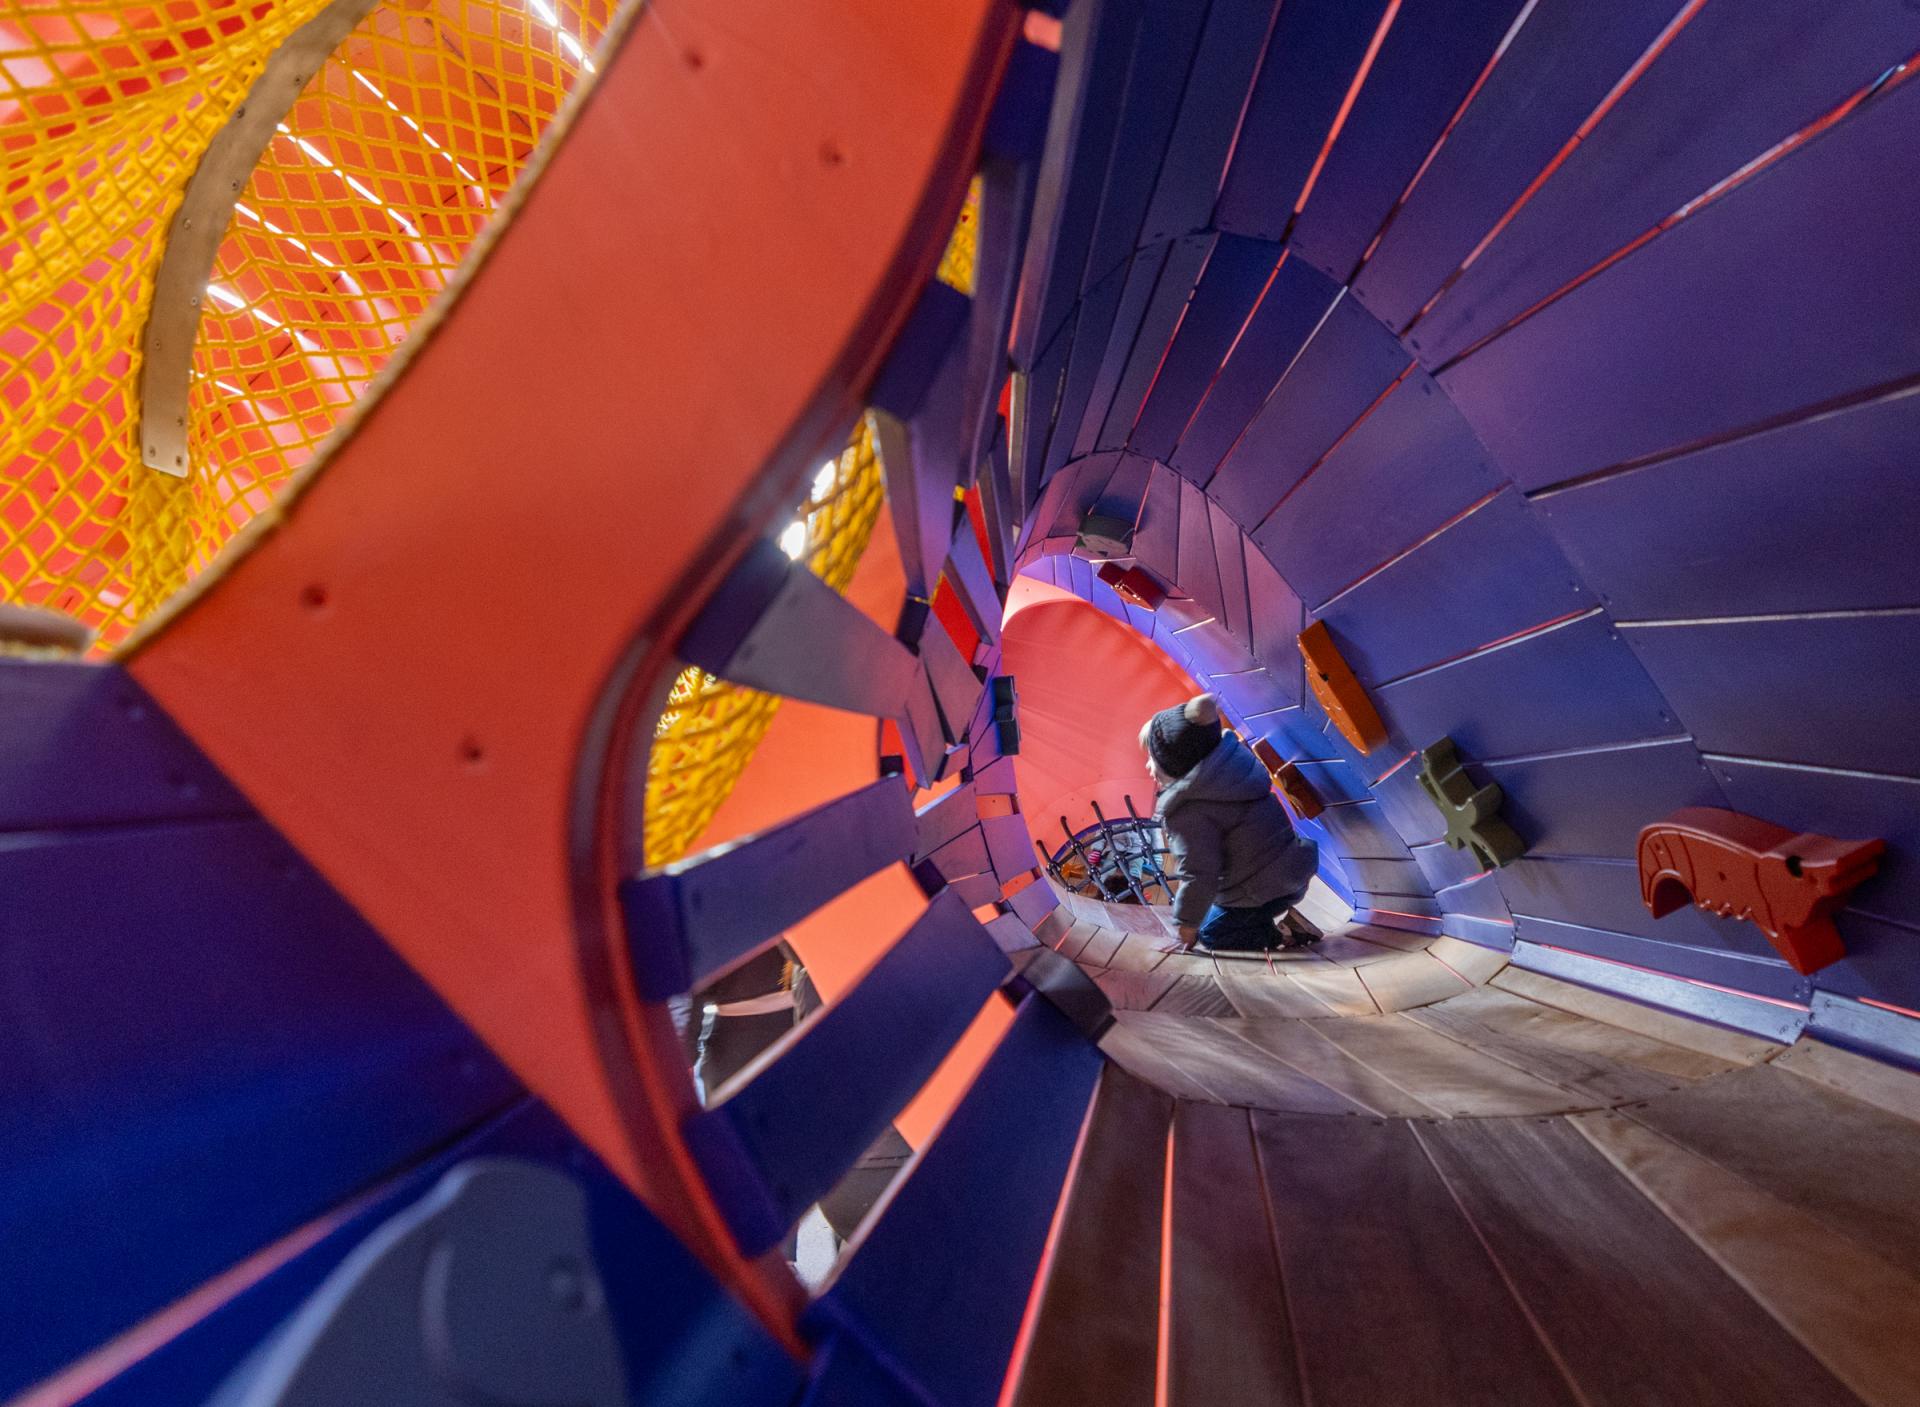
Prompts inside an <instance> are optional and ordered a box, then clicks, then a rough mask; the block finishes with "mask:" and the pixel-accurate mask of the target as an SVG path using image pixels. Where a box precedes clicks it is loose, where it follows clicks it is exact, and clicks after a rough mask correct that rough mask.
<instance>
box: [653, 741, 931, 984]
mask: <svg viewBox="0 0 1920 1407" xmlns="http://www.w3.org/2000/svg"><path fill="white" fill-rule="evenodd" d="M914 837H915V825H914V815H913V804H912V802H911V801H910V800H909V798H908V795H907V789H906V787H905V785H904V784H902V782H901V781H900V780H899V779H898V778H895V777H886V778H882V779H881V780H879V781H877V782H874V783H872V784H871V785H869V786H866V787H862V788H861V789H860V790H859V791H856V792H852V793H849V794H848V795H846V796H843V797H840V798H839V799H837V800H835V801H830V802H828V803H827V804H826V805H824V806H818V807H815V808H814V809H813V810H811V811H808V812H805V813H803V814H802V815H799V816H796V817H795V818H794V819H792V820H790V821H786V822H783V823H782V824H780V825H778V826H774V827H772V828H770V829H768V830H765V831H762V832H760V833H759V834H757V835H754V836H750V837H748V838H746V839H744V840H739V841H735V842H733V843H732V844H730V845H726V846H722V847H720V848H719V849H716V850H711V851H708V852H707V853H706V854H704V855H699V856H695V857H694V858H692V859H689V860H683V861H681V862H679V863H678V864H673V865H669V866H667V867H666V868H665V869H662V870H659V871H657V872H655V873H653V874H649V875H642V876H640V877H638V878H635V879H629V880H627V881H626V882H625V883H624V884H622V885H621V887H620V898H621V903H622V905H623V906H624V907H625V909H626V914H627V928H628V942H629V943H630V944H631V946H632V949H633V952H634V974H635V981H636V982H637V983H638V984H639V985H640V987H641V989H642V991H643V993H644V994H645V995H647V996H649V997H655V998H659V999H664V998H666V997H669V996H676V995H678V994H679V993H681V992H687V991H696V990H698V989H699V988H700V987H701V986H702V985H704V984H705V983H706V982H708V981H709V980H711V979H712V978H714V977H716V976H718V975H719V974H720V973H722V972H724V971H726V970H727V969H728V968H729V967H732V966H733V965H734V964H736V963H738V962H739V961H740V960H741V959H743V958H746V957H749V956H751V955H752V954H753V953H755V952H758V951H759V950H760V949H761V948H764V947H765V946H766V945H767V944H769V943H771V942H772V941H773V940H774V939H775V938H777V937H778V936H779V935H780V934H781V933H782V932H783V931H784V930H785V929H787V928H789V927H790V926H792V925H793V924H794V923H796V922H798V921H799V920H800V919H803V918H805V917H806V916H807V915H808V914H810V913H812V912H813V911H814V910H815V909H817V908H819V907H820V906H821V905H822V904H824V903H825V902H826V901H827V900H829V899H831V898H833V897H834V896H835V895H837V894H842V893H844V892H845V891H847V890H848V889H850V888H852V887H853V886H854V885H856V884H858V883H859V882H860V881H861V880H863V879H866V878H867V877H868V876H869V875H872V874H875V873H877V872H878V871H880V870H882V869H884V868H886V867H887V866H888V865H890V864H894V863H895V862H897V861H900V860H904V859H906V858H907V857H908V856H909V855H910V854H911V853H912V850H913V846H914Z"/></svg>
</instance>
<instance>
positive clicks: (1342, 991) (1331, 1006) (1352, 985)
mask: <svg viewBox="0 0 1920 1407" xmlns="http://www.w3.org/2000/svg"><path fill="white" fill-rule="evenodd" d="M1287 976H1288V977H1289V978H1291V979H1292V981H1293V982H1294V984H1295V985H1297V986H1298V987H1299V988H1300V989H1301V990H1302V991H1304V992H1306V993H1307V995H1309V996H1311V997H1314V998H1315V999H1317V1000H1318V1001H1319V1002H1320V1004H1321V1005H1322V1006H1324V1007H1326V1009H1327V1010H1328V1011H1329V1012H1330V1013H1332V1014H1333V1015H1335V1016H1372V1015H1375V1014H1376V1013H1377V1012H1378V1011H1379V1010H1380V1008H1379V1007H1378V1006H1376V1005H1375V1004H1374V1000H1373V997H1372V996H1371V995H1370V994H1369V993H1368V991H1367V989H1366V985H1365V984H1364V983H1362V982H1361V980H1360V979H1359V977H1357V976H1356V975H1355V974H1354V972H1353V969H1351V968H1346V967H1305V968H1297V969H1294V970H1291V971H1289V972H1288V974H1287Z"/></svg>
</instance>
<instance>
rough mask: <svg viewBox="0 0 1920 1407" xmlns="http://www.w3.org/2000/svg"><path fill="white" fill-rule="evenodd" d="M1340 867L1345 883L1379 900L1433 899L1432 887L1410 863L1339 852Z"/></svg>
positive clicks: (1414, 865)
mask: <svg viewBox="0 0 1920 1407" xmlns="http://www.w3.org/2000/svg"><path fill="white" fill-rule="evenodd" d="M1336 809H1339V808H1336ZM1340 868H1341V869H1343V870H1345V871H1346V874H1347V880H1348V882H1349V883H1351V884H1352V885H1353V887H1354V888H1355V889H1356V890H1365V891H1366V892H1367V893H1369V894H1374V895H1378V896H1380V897H1381V898H1382V899H1384V898H1385V897H1386V896H1388V895H1393V896H1396V897H1400V898H1417V899H1430V898H1432V897H1433V886H1432V885H1431V884H1429V883H1428V882H1427V877H1426V875H1425V874H1424V873H1423V872H1422V871H1421V868H1420V866H1419V865H1418V864H1417V863H1416V862H1415V861H1413V860H1377V859H1373V858H1371V857H1369V856H1364V855H1352V854H1345V853H1343V854H1342V855H1341V856H1340Z"/></svg>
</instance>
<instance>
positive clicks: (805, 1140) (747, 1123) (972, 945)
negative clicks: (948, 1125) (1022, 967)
mask: <svg viewBox="0 0 1920 1407" xmlns="http://www.w3.org/2000/svg"><path fill="white" fill-rule="evenodd" d="M1011 971H1012V968H1011V966H1010V965H1009V964H1008V962H1007V957H1006V954H1004V953H1002V952H1001V951H1000V949H999V948H998V947H997V946H996V945H995V944H994V942H993V940H992V939H991V938H990V937H988V936H987V932H986V930H985V929H984V928H982V927H981V926H980V924H979V922H978V921H977V920H976V919H974V917H973V916H972V915H971V914H969V913H968V912H967V910H966V908H965V906H964V905H963V904H962V902H961V901H960V899H959V898H958V897H956V896H953V895H951V894H947V895H942V896H941V897H939V898H936V899H935V900H934V901H933V902H932V903H931V904H930V905H928V906H927V911H926V913H925V914H923V915H922V916H921V917H920V918H919V920H918V921H916V922H915V923H914V925H913V926H912V927H911V928H909V929H908V930H907V931H906V933H905V934H903V935H902V936H901V937H900V939H899V940H898V941H897V942H896V943H894V945H893V946H892V947H891V948H889V949H888V950H887V951H886V952H885V953H884V954H882V955H881V957H880V959H879V961H877V962H876V963H874V965H873V966H872V967H871V968H870V969H868V971H867V973H866V975H865V976H863V977H862V978H861V979H860V981H859V982H858V983H856V984H855V985H854V987H853V989H852V990H851V991H848V992H845V993H843V994H842V995H841V996H840V998H839V999H838V1000H837V1001H835V1002H834V1003H833V1004H832V1005H831V1006H829V1007H827V1008H826V1009H825V1010H824V1011H822V1012H820V1013H819V1014H818V1015H817V1016H815V1017H813V1018H812V1019H811V1020H810V1021H808V1022H807V1023H806V1025H805V1026H803V1027H801V1028H800V1030H799V1033H798V1034H797V1035H796V1036H795V1037H794V1038H793V1039H792V1040H791V1042H790V1043H789V1044H786V1045H785V1046H783V1047H781V1048H780V1050H779V1054H778V1055H777V1056H776V1057H775V1058H773V1059H772V1060H771V1061H769V1062H767V1063H764V1064H760V1063H757V1062H756V1064H755V1065H754V1066H751V1067H749V1069H748V1071H746V1072H743V1075H742V1078H743V1079H745V1083H744V1084H742V1083H740V1082H739V1081H735V1082H734V1083H733V1084H731V1085H729V1086H727V1087H726V1088H724V1089H723V1090H722V1091H721V1092H720V1095H721V1097H720V1101H719V1102H718V1103H717V1104H715V1105H714V1106H713V1107H711V1108H709V1109H707V1110H705V1111H704V1112H702V1113H699V1114H696V1115H695V1116H694V1117H693V1118H692V1119H691V1120H689V1121H688V1123H687V1125H686V1129H685V1132H686V1136H687V1143H688V1146H689V1147H690V1148H691V1149H692V1150H693V1153H694V1156H695V1158H696V1159H698V1160H699V1161H700V1163H701V1165H702V1167H703V1169H705V1170H706V1172H707V1175H708V1181H709V1182H710V1183H712V1184H714V1185H715V1187H716V1190H717V1191H718V1192H719V1193H720V1196H719V1197H718V1201H719V1203H720V1208H721V1211H722V1213H723V1214H724V1215H726V1217H727V1219H728V1222H729V1225H730V1226H731V1228H732V1230H733V1233H734V1240H735V1241H736V1243H738V1245H739V1247H740V1249H741V1251H742V1252H743V1253H744V1254H746V1255H749V1256H755V1255H759V1254H760V1253H761V1252H762V1251H765V1250H768V1249H769V1248H771V1247H772V1246H774V1245H775V1244H777V1243H778V1242H779V1240H780V1238H781V1237H782V1236H784V1235H785V1234H786V1232H787V1229H788V1228H789V1227H791V1226H792V1225H793V1224H794V1223H795V1222H796V1221H798V1220H799V1219H800V1217H801V1216H802V1215H803V1214H804V1213H805V1212H806V1210H807V1208H808V1207H810V1206H812V1205H813V1203H814V1202H816V1201H818V1200H819V1199H820V1198H821V1197H822V1196H824V1195H825V1194H826V1193H828V1192H829V1191H831V1190H832V1189H833V1187H834V1185H835V1184H836V1183H837V1182H839V1180H840V1178H841V1176H842V1175H843V1174H844V1173H845V1172H846V1171H847V1169H848V1168H850V1167H852V1166H853V1164H854V1162H855V1160H857V1159H858V1158H859V1157H860V1155H861V1154H862V1153H864V1152H865V1151H866V1150H867V1148H868V1147H869V1146H870V1145H871V1144H872V1143H873V1141H874V1140H875V1139H876V1138H878V1137H879V1136H880V1135H881V1134H882V1133H884V1132H885V1131H886V1129H887V1128H888V1126H889V1125H890V1124H891V1123H892V1121H893V1116H894V1115H895V1114H897V1113H899V1112H900V1110H901V1109H903V1108H905V1107H906V1104H907V1101H908V1100H910V1099H911V1098H912V1097H913V1095H914V1093H915V1092H916V1091H917V1090H918V1089H919V1088H920V1086H921V1085H922V1084H924V1083H925V1082H926V1080H927V1079H928V1077H929V1076H931V1075H932V1074H933V1072H934V1070H935V1069H936V1068H937V1067H938V1066H939V1064H940V1062H941V1061H942V1060H943V1059H945V1058H946V1054H947V1052H948V1051H949V1050H951V1049H952V1047H953V1043H954V1042H955V1041H957V1040H959V1039H960V1037H961V1035H962V1034H964V1033H965V1031H966V1029H967V1027H968V1026H969V1025H970V1024H972V1022H973V1019H974V1016H975V1015H976V1014H977V1013H978V1012H979V1010H980V1007H981V1005H982V1004H983V1003H985V1002H986V1000H987V999H988V998H989V997H990V996H992V995H993V991H994V989H995V988H996V987H998V986H999V985H1000V983H1001V982H1002V981H1003V980H1005V978H1006V977H1007V976H1008V975H1009V974H1010V973H1011ZM823 1090H832V1091H833V1097H832V1098H831V1099H824V1100H823V1099H821V1098H819V1094H820V1092H821V1091H823Z"/></svg>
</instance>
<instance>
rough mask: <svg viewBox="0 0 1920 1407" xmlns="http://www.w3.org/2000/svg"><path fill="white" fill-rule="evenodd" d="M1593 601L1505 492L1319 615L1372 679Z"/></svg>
mask: <svg viewBox="0 0 1920 1407" xmlns="http://www.w3.org/2000/svg"><path fill="white" fill-rule="evenodd" d="M1592 604H1593V599H1592V596H1591V595H1590V594H1589V593H1588V592H1586V591H1584V590H1582V589H1581V587H1580V584H1579V582H1578V581H1577V580H1576V579H1575V578H1574V575H1573V569H1572V568H1571V567H1569V566H1568V565H1567V560H1566V558H1565V557H1563V556H1561V555H1560V550H1559V548H1557V547H1555V546H1554V545H1553V542H1552V540H1551V539H1550V538H1548V537H1547V535H1546V534H1545V532H1543V531H1542V530H1541V528H1540V525H1539V524H1538V523H1537V522H1535V521H1534V517H1533V512H1532V510H1531V509H1530V508H1528V506H1527V504H1526V502H1525V500H1523V499H1522V498H1521V497H1520V496H1519V495H1518V494H1516V493H1511V492H1503V493H1501V494H1500V495H1498V496H1497V497H1495V498H1494V499H1492V500H1491V501H1490V502H1488V503H1487V504H1486V505H1485V506H1484V507H1482V508H1479V509H1477V510H1475V511H1474V512H1472V513H1470V514H1468V515H1467V516H1466V517H1464V518H1462V519H1460V520H1459V521H1458V522H1456V523H1454V524H1452V525H1451V526H1449V527H1448V528H1447V529H1446V531H1444V532H1442V533H1440V534H1439V535H1438V536H1437V537H1435V538H1434V539H1433V540H1432V541H1431V542H1427V543H1425V544H1423V545H1422V546H1420V547H1419V548H1417V549H1416V550H1415V551H1413V552H1411V553H1409V554H1408V555H1407V556H1405V557H1403V558H1401V559H1400V560H1399V561H1397V562H1395V563H1393V564H1391V565H1390V566H1388V567H1387V568H1385V569H1384V570H1383V571H1381V572H1380V573H1379V574H1378V575H1376V576H1373V577H1370V578H1368V579H1367V580H1366V581H1364V582H1362V583H1360V584H1359V585H1357V586H1355V587H1354V588H1353V589H1352V590H1351V591H1348V592H1347V593H1345V594H1344V595H1341V596H1337V597H1335V598H1334V599H1333V600H1331V601H1329V602H1328V603H1327V604H1326V605H1324V606H1322V607H1321V608H1320V610H1319V611H1318V613H1317V614H1318V615H1319V617H1320V619H1322V620H1324V621H1325V622H1326V623H1327V626H1328V628H1329V629H1331V630H1332V631H1333V633H1334V636H1335V638H1336V639H1338V640H1339V642H1340V650H1341V653H1342V654H1344V655H1345V656H1346V660H1347V663H1348V664H1349V665H1351V666H1352V667H1353V672H1354V673H1355V674H1356V675H1358V676H1359V677H1360V679H1361V680H1362V681H1363V682H1364V683H1367V684H1370V685H1371V684H1378V683H1385V682H1386V681H1387V680H1389V679H1397V678H1399V677H1400V676H1401V675H1403V674H1410V673H1412V672H1413V671H1414V670H1416V669H1421V668H1424V667H1425V666H1427V665H1431V664H1435V663H1437V662H1439V661H1441V660H1445V659H1450V658H1452V657H1453V656H1455V655H1460V654H1464V653H1466V652H1467V651H1469V650H1477V649H1480V648H1482V647H1484V646H1487V645H1490V644H1492V643H1493V642H1494V641H1496V640H1502V639H1505V638H1506V637H1507V636H1509V635H1512V634H1514V633H1516V632H1518V631H1522V630H1528V629H1531V628H1533V627H1534V626H1538V625H1544V624H1546V622H1548V621H1550V620H1555V619H1558V618H1559V617H1561V616H1564V615H1568V614H1570V613H1572V612H1574V611H1579V610H1584V609H1585V608H1586V607H1588V606H1590V605H1592Z"/></svg>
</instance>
